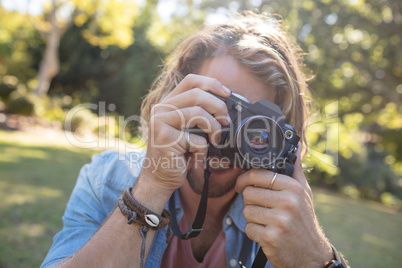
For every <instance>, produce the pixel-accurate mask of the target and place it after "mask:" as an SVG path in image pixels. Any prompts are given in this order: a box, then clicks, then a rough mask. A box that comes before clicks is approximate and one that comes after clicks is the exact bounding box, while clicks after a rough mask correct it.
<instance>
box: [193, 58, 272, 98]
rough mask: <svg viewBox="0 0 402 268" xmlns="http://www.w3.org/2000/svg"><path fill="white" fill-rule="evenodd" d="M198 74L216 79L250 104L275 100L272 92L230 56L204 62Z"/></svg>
mask: <svg viewBox="0 0 402 268" xmlns="http://www.w3.org/2000/svg"><path fill="white" fill-rule="evenodd" d="M199 74H200V75H204V76H208V77H212V78H216V79H218V80H219V82H221V83H222V84H223V85H224V86H226V87H228V88H229V89H230V90H231V91H232V92H234V93H237V94H240V95H242V96H244V97H245V98H247V99H248V100H249V101H250V102H251V103H255V102H257V101H259V100H261V99H268V100H269V101H272V102H273V101H274V100H275V93H274V90H272V89H270V88H269V87H268V86H266V85H265V84H264V83H262V81H261V80H260V79H259V78H258V77H257V76H256V75H254V74H252V73H251V72H250V71H249V70H248V69H247V68H246V67H245V66H243V65H241V64H240V63H239V62H238V61H237V60H236V59H235V58H234V57H232V56H230V55H225V56H218V57H214V58H210V59H207V60H205V62H204V63H203V64H202V66H201V68H200V71H199Z"/></svg>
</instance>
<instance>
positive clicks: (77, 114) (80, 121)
mask: <svg viewBox="0 0 402 268" xmlns="http://www.w3.org/2000/svg"><path fill="white" fill-rule="evenodd" d="M70 112H71V113H72V115H73V116H72V117H71V118H66V121H67V122H66V124H67V125H68V126H69V129H66V130H68V131H73V132H77V131H80V132H84V131H91V132H92V131H93V130H94V129H95V128H96V122H97V119H98V118H97V116H96V115H95V114H94V113H92V112H91V111H90V110H89V109H76V110H74V109H73V110H72V111H70Z"/></svg>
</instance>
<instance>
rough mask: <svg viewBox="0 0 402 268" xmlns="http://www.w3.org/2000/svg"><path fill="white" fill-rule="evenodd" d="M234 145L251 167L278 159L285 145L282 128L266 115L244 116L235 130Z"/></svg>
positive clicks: (264, 164)
mask: <svg viewBox="0 0 402 268" xmlns="http://www.w3.org/2000/svg"><path fill="white" fill-rule="evenodd" d="M234 140H235V147H236V149H237V153H239V155H240V156H241V158H242V160H243V161H244V162H245V163H246V164H247V165H251V166H252V167H268V166H269V165H271V164H272V163H274V162H275V161H276V159H278V157H279V156H280V155H281V153H282V150H283V149H284V145H285V137H284V136H283V131H282V128H281V127H280V126H279V125H278V124H277V123H276V121H275V120H273V119H272V118H270V117H268V116H263V115H254V116H250V117H246V118H245V119H243V120H242V121H241V123H240V124H239V125H238V126H237V128H236V131H235V139H234Z"/></svg>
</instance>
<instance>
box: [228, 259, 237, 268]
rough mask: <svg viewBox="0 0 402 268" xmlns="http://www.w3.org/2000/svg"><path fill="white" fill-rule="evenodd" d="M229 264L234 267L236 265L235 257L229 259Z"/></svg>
mask: <svg viewBox="0 0 402 268" xmlns="http://www.w3.org/2000/svg"><path fill="white" fill-rule="evenodd" d="M229 264H230V266H232V267H235V266H236V265H237V261H236V260H235V259H231V260H230V261H229Z"/></svg>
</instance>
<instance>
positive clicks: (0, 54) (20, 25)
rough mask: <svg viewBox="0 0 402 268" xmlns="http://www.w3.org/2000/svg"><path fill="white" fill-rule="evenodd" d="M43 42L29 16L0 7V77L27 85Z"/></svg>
mask: <svg viewBox="0 0 402 268" xmlns="http://www.w3.org/2000/svg"><path fill="white" fill-rule="evenodd" d="M43 45H44V44H43V40H42V39H41V37H40V35H39V33H38V32H37V31H36V30H35V29H34V27H33V24H32V21H31V19H30V17H29V16H27V15H24V14H20V13H18V12H10V11H7V10H5V9H4V8H3V7H2V6H1V5H0V75H5V74H7V75H12V76H16V77H18V80H19V81H20V82H21V83H29V82H30V81H31V79H33V78H34V77H35V75H36V68H37V67H38V65H39V60H40V58H41V54H42V51H43Z"/></svg>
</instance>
